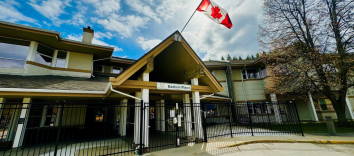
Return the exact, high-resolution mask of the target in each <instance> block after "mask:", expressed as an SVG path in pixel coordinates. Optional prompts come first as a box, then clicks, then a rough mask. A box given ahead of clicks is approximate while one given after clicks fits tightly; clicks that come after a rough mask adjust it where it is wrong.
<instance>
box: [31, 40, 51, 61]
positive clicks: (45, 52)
mask: <svg viewBox="0 0 354 156" xmlns="http://www.w3.org/2000/svg"><path fill="white" fill-rule="evenodd" d="M53 55H54V49H52V48H49V47H46V46H44V45H41V44H38V48H37V53H36V57H35V60H34V61H35V62H37V63H40V64H44V65H47V66H50V65H51V63H52V58H53Z"/></svg>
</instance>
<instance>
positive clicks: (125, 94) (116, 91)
mask: <svg viewBox="0 0 354 156" xmlns="http://www.w3.org/2000/svg"><path fill="white" fill-rule="evenodd" d="M111 91H112V92H115V93H118V94H121V95H124V96H128V97H130V98H133V99H137V100H140V101H141V99H140V98H137V97H135V96H132V95H129V94H127V93H123V92H120V91H118V90H115V89H113V87H112V85H111Z"/></svg>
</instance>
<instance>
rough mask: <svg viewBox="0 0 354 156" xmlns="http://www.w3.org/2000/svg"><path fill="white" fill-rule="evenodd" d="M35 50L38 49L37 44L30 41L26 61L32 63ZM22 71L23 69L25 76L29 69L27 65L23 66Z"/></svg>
mask: <svg viewBox="0 0 354 156" xmlns="http://www.w3.org/2000/svg"><path fill="white" fill-rule="evenodd" d="M37 48H38V42H35V41H31V43H30V46H29V49H28V54H27V58H26V61H34V60H35V58H36V53H37ZM24 69H25V73H26V74H27V72H28V69H29V64H25V67H24Z"/></svg>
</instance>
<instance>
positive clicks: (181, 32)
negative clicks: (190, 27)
mask: <svg viewBox="0 0 354 156" xmlns="http://www.w3.org/2000/svg"><path fill="white" fill-rule="evenodd" d="M202 2H203V0H202V1H201V2H200V3H199V5H198V6H197V8H196V9H195V10H194V12H193V14H192V16H191V17H190V18H189V20H188V22H187V23H186V25H184V27H183V29H182V31H181V34H182V32H183V30H184V28H186V26H187V24H188V23H189V21H190V20H191V19H192V17H193V15H194V14H195V12H196V11H197V9H198V8H199V6H200V4H202Z"/></svg>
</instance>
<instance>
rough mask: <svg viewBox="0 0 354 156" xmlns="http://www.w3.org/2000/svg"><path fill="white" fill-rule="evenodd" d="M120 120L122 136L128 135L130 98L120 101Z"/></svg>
mask: <svg viewBox="0 0 354 156" xmlns="http://www.w3.org/2000/svg"><path fill="white" fill-rule="evenodd" d="M120 105H121V107H120V120H119V130H120V135H121V136H126V135H127V105H128V99H123V100H122V101H121V103H120Z"/></svg>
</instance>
